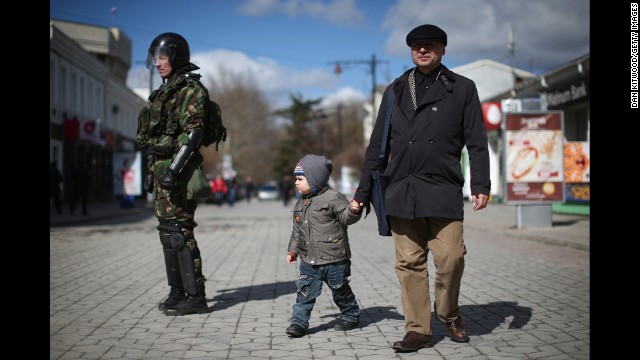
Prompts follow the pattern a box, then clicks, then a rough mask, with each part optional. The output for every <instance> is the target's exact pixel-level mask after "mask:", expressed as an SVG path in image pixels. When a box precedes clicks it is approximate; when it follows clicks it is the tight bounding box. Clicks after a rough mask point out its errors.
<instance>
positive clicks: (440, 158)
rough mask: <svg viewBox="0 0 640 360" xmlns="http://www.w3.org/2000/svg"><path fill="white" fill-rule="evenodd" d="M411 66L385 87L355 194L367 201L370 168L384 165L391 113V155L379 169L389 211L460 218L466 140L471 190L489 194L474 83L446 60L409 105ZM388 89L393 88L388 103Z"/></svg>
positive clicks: (484, 143) (399, 214)
mask: <svg viewBox="0 0 640 360" xmlns="http://www.w3.org/2000/svg"><path fill="white" fill-rule="evenodd" d="M410 71H411V69H409V70H408V71H406V72H405V73H404V74H403V75H402V76H400V77H399V78H397V79H396V80H395V81H394V82H393V83H391V85H389V86H388V87H387V89H386V90H385V92H384V95H383V98H382V103H381V106H380V111H379V112H378V118H377V119H376V123H375V126H374V129H373V132H372V134H371V139H370V143H369V146H368V147H367V150H366V153H365V160H364V164H363V166H362V172H361V175H360V184H359V186H358V189H357V190H356V193H355V195H354V198H355V199H356V200H357V201H359V202H362V203H365V204H369V202H370V197H369V194H370V188H371V183H370V173H371V170H373V169H375V168H377V167H384V165H385V161H384V160H379V159H378V154H379V150H380V142H381V139H382V132H383V128H384V117H385V114H386V112H387V111H392V113H391V129H390V132H389V140H388V141H389V151H388V154H389V157H388V159H389V161H388V166H387V167H386V170H385V172H384V174H383V176H385V177H387V179H388V185H387V191H386V194H385V205H386V209H387V214H388V215H391V216H396V217H400V218H404V219H415V218H420V217H444V218H451V219H460V220H463V219H464V210H463V206H464V204H463V195H462V187H463V186H464V176H463V174H462V165H461V154H462V149H463V147H464V146H465V145H466V147H467V150H468V152H469V159H470V163H471V194H485V195H489V191H490V188H491V180H490V179H489V149H488V143H487V134H486V129H485V125H484V118H483V114H482V107H481V105H480V100H479V98H478V92H477V89H476V85H475V83H474V82H473V81H472V80H470V79H468V78H466V77H464V76H461V75H458V74H456V73H454V72H452V71H450V70H449V69H447V68H446V67H445V66H444V65H443V66H442V70H441V74H442V75H441V76H440V78H439V79H437V80H436V81H435V82H434V83H433V84H432V85H431V86H430V88H429V89H428V90H427V92H426V94H425V95H424V97H423V98H422V99H418V101H417V103H418V108H417V109H416V111H414V109H413V102H412V100H411V92H410V90H409V82H408V77H409V73H410ZM389 91H393V92H394V93H395V100H394V102H393V106H392V109H391V110H389V109H387V97H388V96H389Z"/></svg>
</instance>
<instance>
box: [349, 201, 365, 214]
mask: <svg viewBox="0 0 640 360" xmlns="http://www.w3.org/2000/svg"><path fill="white" fill-rule="evenodd" d="M350 205H351V212H352V213H354V214H358V213H359V212H360V210H362V204H360V203H359V202H357V201H355V200H354V199H351V204H350Z"/></svg>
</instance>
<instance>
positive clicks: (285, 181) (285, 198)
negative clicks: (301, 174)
mask: <svg viewBox="0 0 640 360" xmlns="http://www.w3.org/2000/svg"><path fill="white" fill-rule="evenodd" d="M280 196H282V202H283V203H284V206H289V201H291V197H292V196H293V180H292V179H291V175H288V174H287V175H284V176H283V177H282V181H281V182H280Z"/></svg>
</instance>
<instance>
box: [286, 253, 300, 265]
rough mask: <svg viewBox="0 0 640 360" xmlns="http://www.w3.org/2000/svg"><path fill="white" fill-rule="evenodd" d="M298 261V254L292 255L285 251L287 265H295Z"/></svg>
mask: <svg viewBox="0 0 640 360" xmlns="http://www.w3.org/2000/svg"><path fill="white" fill-rule="evenodd" d="M297 260H298V254H294V253H292V252H291V251H287V262H288V263H289V264H295V263H296V261H297Z"/></svg>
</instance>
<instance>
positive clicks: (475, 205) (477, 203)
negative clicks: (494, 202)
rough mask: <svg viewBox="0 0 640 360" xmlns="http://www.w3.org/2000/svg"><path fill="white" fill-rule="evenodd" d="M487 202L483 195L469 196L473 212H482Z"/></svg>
mask: <svg viewBox="0 0 640 360" xmlns="http://www.w3.org/2000/svg"><path fill="white" fill-rule="evenodd" d="M488 201H489V197H488V196H487V195H484V194H474V195H471V205H472V209H473V211H477V210H482V209H484V208H486V207H487V202H488Z"/></svg>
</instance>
